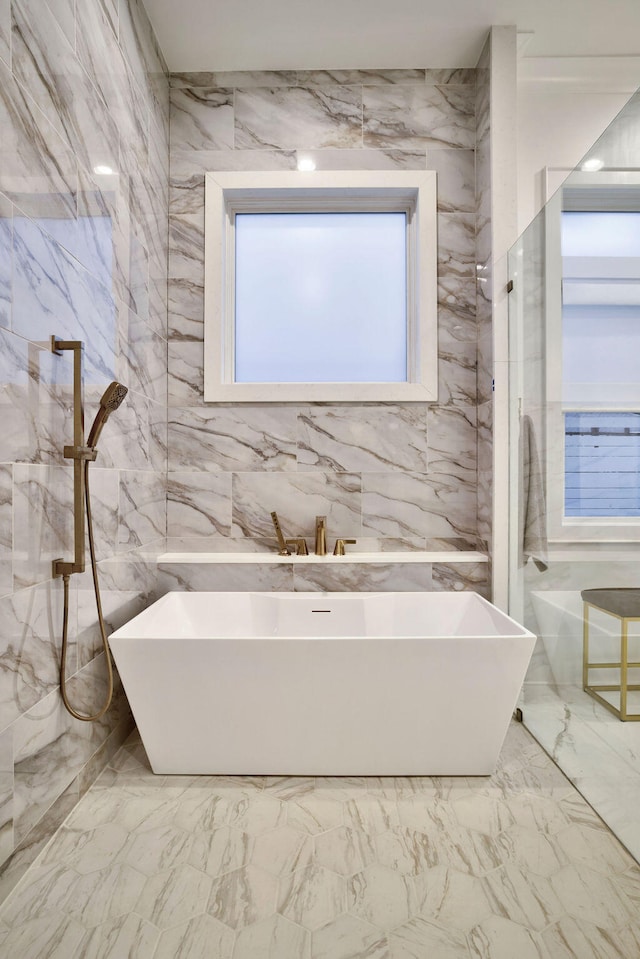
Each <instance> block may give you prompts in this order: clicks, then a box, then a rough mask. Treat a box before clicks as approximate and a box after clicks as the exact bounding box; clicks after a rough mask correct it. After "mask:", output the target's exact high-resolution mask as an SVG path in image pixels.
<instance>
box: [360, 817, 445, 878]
mask: <svg viewBox="0 0 640 959" xmlns="http://www.w3.org/2000/svg"><path fill="white" fill-rule="evenodd" d="M373 842H374V845H375V850H376V859H377V860H378V862H380V863H382V865H383V866H388V867H389V869H393V870H394V871H395V872H401V873H406V874H407V875H411V876H417V875H418V874H419V873H421V872H423V871H424V870H425V869H431V868H432V867H433V866H436V865H437V864H438V849H437V847H436V845H435V844H434V843H433V842H432V840H431V838H430V837H429V836H427V835H425V833H422V832H416V831H415V830H413V829H396V830H394V831H393V832H383V833H379V834H378V835H377V836H375V837H374V839H373Z"/></svg>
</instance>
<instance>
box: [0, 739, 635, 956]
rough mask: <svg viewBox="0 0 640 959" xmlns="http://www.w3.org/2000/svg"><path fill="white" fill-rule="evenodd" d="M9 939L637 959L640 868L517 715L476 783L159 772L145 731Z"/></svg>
mask: <svg viewBox="0 0 640 959" xmlns="http://www.w3.org/2000/svg"><path fill="white" fill-rule="evenodd" d="M0 955H1V956H7V957H9V956H11V957H12V959H106V957H109V959H290V957H291V959H347V957H349V959H634V957H640V866H639V865H638V864H637V863H636V862H635V861H634V860H633V859H632V857H631V856H630V855H629V853H628V852H627V851H626V850H625V849H624V848H623V846H622V845H621V844H620V843H619V842H618V841H617V840H616V839H615V838H614V837H613V836H612V834H611V833H610V832H609V830H608V829H607V828H606V826H605V825H604V824H603V823H602V821H601V820H600V819H599V817H598V816H597V815H596V814H595V813H594V812H593V810H592V809H591V807H590V806H589V805H587V803H586V802H585V801H584V800H583V799H582V797H581V796H580V794H579V793H578V792H577V791H576V790H575V789H574V787H573V786H572V785H571V784H570V783H569V782H568V780H567V779H566V778H565V777H564V775H563V774H562V773H561V772H560V770H559V769H558V768H557V766H556V765H555V764H554V763H553V761H552V760H551V759H550V758H549V757H548V756H547V754H546V753H545V752H544V751H543V750H542V749H541V747H540V746H539V745H538V744H537V743H536V741H535V740H534V739H533V738H532V737H531V735H530V734H529V733H528V732H527V730H526V729H525V728H524V727H523V726H522V725H520V724H516V723H514V724H512V725H511V727H510V729H509V733H508V736H507V740H506V743H505V746H504V749H503V751H502V755H501V758H500V762H499V765H498V768H497V770H496V772H495V774H494V775H493V776H492V777H482V778H480V777H479V778H468V779H467V778H464V777H457V778H430V777H421V778H382V779H376V778H311V777H304V778H303V777H301V778H292V777H286V778H278V777H169V776H154V775H153V774H152V773H151V771H150V768H149V765H148V762H147V759H146V755H145V752H144V749H143V747H142V745H141V743H140V741H139V739H138V738H137V735H136V734H135V733H134V734H133V736H132V737H131V738H130V739H129V740H128V742H127V743H126V744H125V746H124V747H123V748H122V749H121V750H120V752H119V753H118V754H117V755H116V757H115V758H114V759H113V761H112V763H111V765H110V766H109V768H107V769H106V770H105V771H104V773H103V774H102V776H101V777H100V779H99V780H98V781H97V782H96V783H95V785H94V786H93V787H92V788H91V789H90V790H89V792H88V793H87V794H86V795H85V796H84V797H83V799H82V800H81V802H80V803H79V804H78V806H77V807H76V808H75V809H74V811H73V812H72V813H71V815H70V816H69V818H68V819H67V820H66V822H65V824H64V825H63V826H62V827H61V829H60V830H59V832H58V833H57V834H56V835H55V836H54V838H53V839H52V840H51V842H50V843H49V845H48V846H47V847H46V848H45V850H44V851H43V852H42V854H41V855H40V857H39V859H38V860H36V862H35V863H34V865H33V866H32V867H31V869H30V870H29V872H28V873H27V874H26V876H25V877H23V879H22V880H21V882H20V883H19V885H18V886H17V887H16V889H15V890H14V891H13V893H12V894H11V895H10V896H9V898H8V899H7V900H6V901H5V903H4V904H3V906H2V907H1V908H0Z"/></svg>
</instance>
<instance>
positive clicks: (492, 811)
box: [451, 796, 513, 836]
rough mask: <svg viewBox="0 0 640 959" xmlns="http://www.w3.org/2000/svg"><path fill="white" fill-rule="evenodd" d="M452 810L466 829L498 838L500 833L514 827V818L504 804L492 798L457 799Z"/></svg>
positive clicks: (468, 797)
mask: <svg viewBox="0 0 640 959" xmlns="http://www.w3.org/2000/svg"><path fill="white" fill-rule="evenodd" d="M451 809H452V811H453V813H454V815H455V817H456V819H457V820H458V822H459V823H460V825H461V826H463V827H464V828H465V829H473V830H475V832H481V833H484V834H485V835H487V836H497V835H498V833H500V832H502V831H503V830H504V829H507V828H508V827H509V826H511V825H513V817H512V816H511V813H510V812H509V809H508V807H507V805H506V804H505V803H504V802H499V801H498V800H497V799H495V798H493V797H490V796H465V797H463V798H461V799H455V800H454V801H453V802H452V803H451Z"/></svg>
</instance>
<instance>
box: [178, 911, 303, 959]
mask: <svg viewBox="0 0 640 959" xmlns="http://www.w3.org/2000/svg"><path fill="white" fill-rule="evenodd" d="M309 943H310V934H309V933H308V932H307V930H306V929H303V928H302V927H301V926H298V925H296V924H295V923H293V922H289V920H288V919H285V918H284V917H283V916H278V915H276V916H270V917H269V918H268V919H263V920H262V922H256V923H254V925H252V926H247V927H246V929H242V930H240V932H239V933H238V935H237V938H236V945H235V949H234V953H233V959H307V957H308V956H309ZM210 955H211V953H207V956H206V959H209V956H210ZM167 959H169V957H168V956H167ZM203 959H205V957H204V956H203Z"/></svg>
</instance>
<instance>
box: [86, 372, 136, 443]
mask: <svg viewBox="0 0 640 959" xmlns="http://www.w3.org/2000/svg"><path fill="white" fill-rule="evenodd" d="M128 392H129V391H128V389H127V387H126V386H123V385H122V383H116V381H115V380H114V381H113V383H109V385H108V387H107V388H106V390H105V391H104V393H103V394H102V397H101V399H100V408H99V409H98V412H97V413H96V418H95V419H94V421H93V425H92V426H91V429H90V430H89V436H88V437H87V446H90V447H92V448H95V446H96V445H97V443H98V438H99V436H100V433H101V432H102V427H103V426H104V424H105V423H106V422H107V420H108V419H109V416H110V415H111V413H113V411H114V410H117V409H118V407H119V406H120V404H121V403H122V401H123V399H124V398H125V396H126V395H127V393H128Z"/></svg>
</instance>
